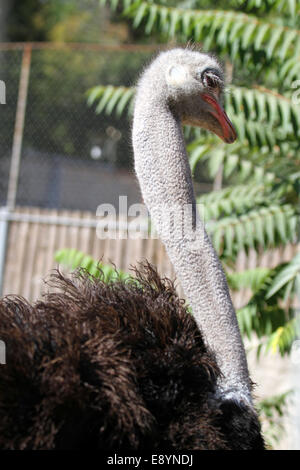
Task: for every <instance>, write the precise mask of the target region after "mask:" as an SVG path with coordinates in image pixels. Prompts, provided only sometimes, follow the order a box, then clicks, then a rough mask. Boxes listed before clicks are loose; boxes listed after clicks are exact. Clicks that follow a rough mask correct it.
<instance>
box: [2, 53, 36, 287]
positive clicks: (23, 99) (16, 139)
mask: <svg viewBox="0 0 300 470" xmlns="http://www.w3.org/2000/svg"><path fill="white" fill-rule="evenodd" d="M31 51H32V46H31V45H25V47H24V51H23V57H22V65H21V74H20V83H19V93H18V102H17V112H16V121H15V129H14V136H13V145H12V154H11V164H10V172H9V179H8V190H7V202H6V204H7V205H6V207H4V208H2V210H1V212H0V294H2V289H3V276H4V268H5V257H6V242H7V233H8V224H9V221H8V219H9V217H8V215H9V212H11V211H12V210H13V209H14V208H15V205H16V198H17V190H18V179H19V171H20V161H21V153H22V142H23V134H24V122H25V114H26V104H27V95H28V85H29V75H30V65H31Z"/></svg>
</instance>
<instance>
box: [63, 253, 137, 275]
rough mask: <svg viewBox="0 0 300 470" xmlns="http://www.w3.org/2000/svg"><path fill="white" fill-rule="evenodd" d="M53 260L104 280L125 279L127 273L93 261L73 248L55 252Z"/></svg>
mask: <svg viewBox="0 0 300 470" xmlns="http://www.w3.org/2000/svg"><path fill="white" fill-rule="evenodd" d="M55 261H57V262H58V263H59V264H60V265H62V266H63V267H64V268H66V269H68V270H75V269H78V268H82V269H84V270H85V271H86V272H87V273H89V274H91V275H92V276H94V277H96V278H99V277H101V279H102V280H103V281H104V282H112V281H115V280H121V279H127V278H128V277H129V274H127V273H124V272H123V271H121V270H118V271H117V270H116V269H115V268H114V267H113V266H110V265H108V264H102V263H100V262H98V261H95V260H94V259H93V258H92V257H91V256H89V255H86V254H85V253H83V252H82V251H78V250H75V249H67V248H66V249H63V250H60V251H57V252H56V253H55Z"/></svg>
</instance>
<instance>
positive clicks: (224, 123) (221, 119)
mask: <svg viewBox="0 0 300 470" xmlns="http://www.w3.org/2000/svg"><path fill="white" fill-rule="evenodd" d="M202 99H203V100H204V101H206V102H207V103H208V104H209V105H210V107H211V108H212V109H211V110H210V111H209V112H210V114H211V115H212V116H214V118H215V119H216V120H217V121H218V123H219V124H220V127H221V132H220V133H219V132H216V134H217V135H218V136H219V137H220V138H221V139H222V140H224V142H226V143H227V144H232V143H233V142H234V141H235V139H236V138H237V135H236V131H235V129H234V127H233V124H232V122H231V121H230V119H229V117H228V116H227V114H226V113H225V111H224V109H223V108H222V106H221V105H220V104H219V103H218V101H217V100H216V99H215V98H213V97H212V96H211V95H208V94H203V95H202Z"/></svg>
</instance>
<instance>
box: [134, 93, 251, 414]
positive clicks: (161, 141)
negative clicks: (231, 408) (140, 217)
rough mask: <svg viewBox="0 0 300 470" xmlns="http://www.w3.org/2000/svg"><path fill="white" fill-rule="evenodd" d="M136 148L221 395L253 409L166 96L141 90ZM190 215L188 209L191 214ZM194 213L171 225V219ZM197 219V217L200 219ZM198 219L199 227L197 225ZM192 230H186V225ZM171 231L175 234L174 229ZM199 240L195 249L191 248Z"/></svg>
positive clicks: (147, 197) (233, 322)
mask: <svg viewBox="0 0 300 470" xmlns="http://www.w3.org/2000/svg"><path fill="white" fill-rule="evenodd" d="M139 91H140V94H139V93H138V94H137V99H136V105H135V112H134V123H133V147H134V155H135V168H136V173H137V176H138V179H139V182H140V186H141V190H142V195H143V198H144V201H145V203H146V205H147V207H148V210H149V212H150V215H151V218H152V220H153V222H154V225H155V228H156V230H157V232H158V235H159V236H160V237H161V238H162V240H163V242H164V244H165V246H166V250H167V253H168V255H169V258H170V260H171V262H172V263H173V265H174V268H175V272H176V275H177V277H178V278H179V280H180V282H181V285H182V287H183V290H184V292H185V295H186V298H187V300H188V302H189V304H190V306H191V308H192V311H193V315H194V318H195V320H196V322H197V325H198V327H199V329H200V330H201V332H202V334H203V337H204V339H205V341H206V343H207V344H208V345H209V346H210V347H211V348H212V350H213V351H214V352H215V354H216V358H217V361H218V364H219V366H220V368H221V371H222V378H221V379H220V382H219V384H218V393H219V394H222V395H223V396H225V397H228V398H234V399H236V400H239V401H243V402H246V403H248V404H250V405H251V403H252V401H251V392H250V380H249V375H248V368H247V360H246V356H245V350H244V346H243V343H242V339H241V335H240V331H239V327H238V324H237V319H236V314H235V311H234V307H233V305H232V301H231V298H230V294H229V289H228V286H227V282H226V278H225V274H224V271H223V269H222V266H221V263H220V261H219V258H218V256H217V254H216V252H215V250H214V248H213V246H212V243H211V241H210V239H209V237H208V235H207V233H206V231H205V229H204V224H203V222H202V221H201V220H200V217H199V214H198V213H197V211H196V210H195V209H196V201H195V196H194V191H193V185H192V177H191V171H190V167H189V163H188V158H187V154H186V150H185V144H184V139H183V134H182V128H181V123H180V120H179V117H177V116H176V115H175V114H174V113H173V112H171V110H170V109H169V107H168V105H167V104H166V103H165V102H164V100H163V98H162V96H160V95H159V93H157V96H156V97H153V94H154V90H153V87H152V90H151V91H152V93H149V94H148V95H147V93H146V92H145V89H143V90H139ZM191 208H192V210H190V211H189V209H191ZM174 213H175V214H177V215H178V214H183V213H185V214H186V213H188V214H192V216H191V218H190V219H189V218H187V219H184V221H185V225H183V224H182V223H180V220H175V221H174V220H173V219H172V217H170V214H174ZM196 214H197V217H196ZM196 219H197V223H196ZM191 220H192V223H187V226H188V227H189V229H188V230H187V229H186V222H191ZM170 227H171V230H170ZM191 241H196V244H193V243H192V244H191Z"/></svg>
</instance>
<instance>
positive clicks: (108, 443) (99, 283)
mask: <svg viewBox="0 0 300 470" xmlns="http://www.w3.org/2000/svg"><path fill="white" fill-rule="evenodd" d="M223 86H224V79H223V72H222V68H221V66H220V65H219V63H218V62H217V61H216V60H215V59H214V58H213V57H210V56H208V55H205V54H202V53H199V52H196V51H192V50H187V49H174V50H170V51H167V52H163V53H161V54H160V55H159V56H158V57H157V58H156V59H154V61H153V62H152V63H151V64H150V66H149V67H148V68H147V69H146V70H145V71H144V73H143V74H142V76H141V78H140V81H139V84H138V89H137V95H136V102H135V110H134V119H133V149H134V156H135V168H136V173H137V177H138V179H139V182H140V186H141V191H142V195H143V198H144V200H145V203H146V205H147V207H148V209H149V211H150V214H151V217H152V219H153V221H154V223H155V225H156V229H157V231H158V233H159V235H160V237H161V238H162V240H163V242H164V244H165V246H166V250H167V252H168V255H169V257H170V259H171V261H172V263H173V265H174V267H175V271H176V274H177V277H178V278H179V280H180V282H181V284H182V287H183V289H184V291H185V295H186V298H187V300H188V303H189V306H190V307H191V309H192V312H193V315H191V313H190V311H189V308H188V307H187V305H186V304H185V302H184V301H183V300H181V299H180V298H179V297H178V295H177V293H176V290H175V287H174V284H173V283H172V282H171V281H170V280H168V279H166V278H161V277H160V276H159V275H158V273H157V271H156V269H155V268H154V267H153V266H151V265H150V264H149V263H148V262H144V263H142V264H140V265H139V267H138V268H136V269H135V278H131V279H129V280H126V281H122V280H118V281H116V282H111V283H105V282H103V279H102V278H101V277H100V278H97V279H96V278H92V277H91V276H89V275H88V274H87V273H85V272H84V271H78V272H77V273H74V274H73V275H72V276H70V277H64V276H63V275H62V274H61V273H60V272H59V271H57V272H56V273H54V274H52V276H51V277H50V281H49V282H50V283H51V284H52V285H54V286H55V287H56V288H58V290H59V292H55V293H49V294H47V295H46V297H45V298H44V299H43V300H40V301H38V302H36V303H35V304H33V305H31V304H29V303H27V302H26V300H25V299H23V298H20V297H14V296H8V297H5V298H4V299H3V300H2V301H1V303H0V318H1V322H0V339H1V340H3V341H4V342H5V344H6V351H7V360H6V362H7V364H6V365H5V366H3V365H2V366H1V370H0V373H1V379H0V448H2V449H105V450H112V449H118V450H121V449H132V450H146V449H158V448H160V449H161V448H168V449H173V450H181V449H263V448H264V441H263V438H262V436H261V431H260V424H259V420H258V417H257V413H256V411H255V408H254V405H253V401H252V396H251V389H252V382H251V380H250V378H249V374H248V368H247V361H246V355H245V351H244V347H243V343H242V339H241V336H240V332H239V328H238V324H237V320H236V315H235V311H234V307H233V305H232V302H231V299H230V294H229V290H228V286H227V283H226V279H225V275H224V272H223V269H222V267H221V263H220V261H219V259H218V256H217V255H216V253H215V251H214V249H213V247H212V244H211V242H210V239H209V237H208V235H207V234H206V232H205V229H204V226H203V222H202V221H201V219H200V217H199V215H198V213H197V208H196V202H195V196H194V192H193V186H192V178H191V172H190V168H189V165H188V159H187V155H186V150H185V145H184V139H183V134H182V128H181V125H182V123H189V124H192V125H197V126H200V127H203V128H205V129H208V130H210V131H212V132H214V133H215V134H217V135H218V136H219V137H221V138H222V139H223V140H224V141H225V142H228V143H231V142H233V141H234V140H235V137H236V135H235V131H234V128H233V126H232V124H231V123H230V121H229V119H228V117H227V115H226V114H225V111H224V110H223V108H222V106H221V104H220V99H221V95H222V91H223ZM186 208H188V209H187V210H186ZM174 209H175V210H174ZM173 210H174V211H173ZM172 211H173V213H176V214H178V213H179V214H187V217H186V218H184V221H185V222H187V224H183V223H181V222H180V221H179V223H177V222H178V221H177V220H174V219H172V218H171V219H172V220H171V221H170V220H168V219H170V213H172ZM186 226H187V227H188V229H187V230H186ZM183 232H184V233H183Z"/></svg>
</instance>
